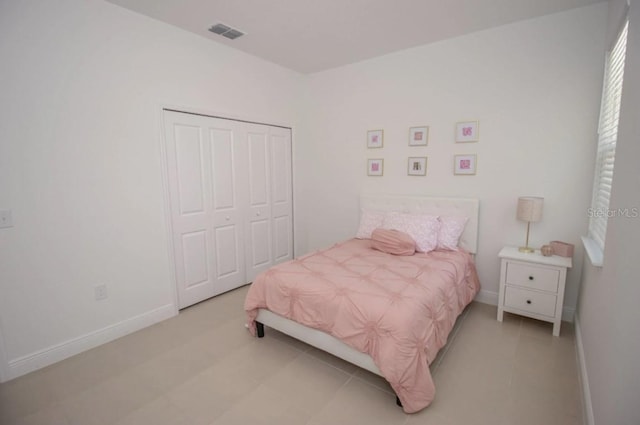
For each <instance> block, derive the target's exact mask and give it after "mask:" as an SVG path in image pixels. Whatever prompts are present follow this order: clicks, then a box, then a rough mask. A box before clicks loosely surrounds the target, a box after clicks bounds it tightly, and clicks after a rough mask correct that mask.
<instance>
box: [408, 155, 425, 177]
mask: <svg viewBox="0 0 640 425" xmlns="http://www.w3.org/2000/svg"><path fill="white" fill-rule="evenodd" d="M407 174H408V175H410V176H426V175H427V157H426V156H421V157H415V156H412V157H409V162H408V164H407Z"/></svg>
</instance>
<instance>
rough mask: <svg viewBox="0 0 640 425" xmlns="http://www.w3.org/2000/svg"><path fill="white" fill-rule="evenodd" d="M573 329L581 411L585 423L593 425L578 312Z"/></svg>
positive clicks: (593, 419)
mask: <svg viewBox="0 0 640 425" xmlns="http://www.w3.org/2000/svg"><path fill="white" fill-rule="evenodd" d="M575 329H576V355H577V357H578V367H579V368H580V373H578V377H579V379H580V387H581V389H582V409H583V411H582V413H583V417H584V421H585V425H595V423H596V422H595V418H594V416H593V404H591V390H590V389H589V378H588V376H587V362H586V361H585V357H584V345H583V344H582V330H581V328H580V318H579V317H578V314H576V315H575Z"/></svg>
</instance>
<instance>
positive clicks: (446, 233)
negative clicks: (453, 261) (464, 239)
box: [438, 217, 469, 251]
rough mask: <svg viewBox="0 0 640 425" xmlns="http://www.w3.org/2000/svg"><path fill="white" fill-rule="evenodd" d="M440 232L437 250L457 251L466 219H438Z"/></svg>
mask: <svg viewBox="0 0 640 425" xmlns="http://www.w3.org/2000/svg"><path fill="white" fill-rule="evenodd" d="M439 220H440V231H439V232H438V249H447V250H449V251H457V250H458V242H459V241H460V236H462V232H464V226H465V225H466V224H467V221H468V220H469V218H468V217H440V218H439Z"/></svg>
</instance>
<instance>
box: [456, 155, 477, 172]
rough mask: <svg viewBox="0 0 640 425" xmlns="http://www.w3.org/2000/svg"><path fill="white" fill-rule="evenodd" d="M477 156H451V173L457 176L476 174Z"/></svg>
mask: <svg viewBox="0 0 640 425" xmlns="http://www.w3.org/2000/svg"><path fill="white" fill-rule="evenodd" d="M477 163H478V156H477V155H476V154H464V155H454V156H453V174H455V175H458V176H472V175H475V174H476V168H477Z"/></svg>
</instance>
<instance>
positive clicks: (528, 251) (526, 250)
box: [518, 246, 536, 254]
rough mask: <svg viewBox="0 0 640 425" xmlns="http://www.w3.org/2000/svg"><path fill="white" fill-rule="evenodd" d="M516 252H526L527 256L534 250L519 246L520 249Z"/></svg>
mask: <svg viewBox="0 0 640 425" xmlns="http://www.w3.org/2000/svg"><path fill="white" fill-rule="evenodd" d="M518 251H520V252H526V253H527V254H531V253H532V252H535V251H536V250H535V249H533V248H529V247H528V246H521V247H520V248H518Z"/></svg>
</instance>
